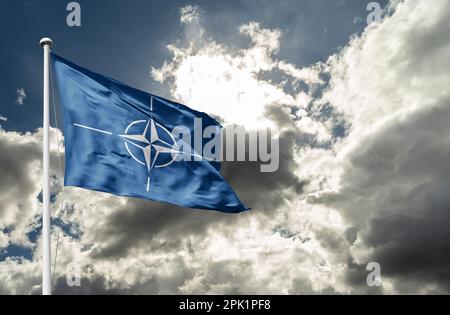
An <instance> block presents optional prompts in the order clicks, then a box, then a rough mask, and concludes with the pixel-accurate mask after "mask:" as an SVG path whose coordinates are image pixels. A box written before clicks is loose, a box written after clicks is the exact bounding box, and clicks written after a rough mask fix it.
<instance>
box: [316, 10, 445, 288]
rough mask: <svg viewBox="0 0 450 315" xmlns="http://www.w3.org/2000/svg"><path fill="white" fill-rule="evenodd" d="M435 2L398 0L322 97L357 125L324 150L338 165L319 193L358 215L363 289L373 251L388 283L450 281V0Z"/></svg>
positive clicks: (354, 225)
mask: <svg viewBox="0 0 450 315" xmlns="http://www.w3.org/2000/svg"><path fill="white" fill-rule="evenodd" d="M435 4H436V7H427V6H426V5H424V4H423V3H421V2H419V1H405V2H401V3H396V4H394V5H393V7H392V8H391V9H395V11H394V12H393V13H392V15H391V16H389V17H387V18H386V19H385V20H384V21H383V22H382V23H381V24H379V25H376V26H369V28H368V29H366V31H365V32H364V33H363V34H362V35H361V36H360V37H355V38H353V39H352V40H351V42H350V44H349V45H348V46H347V47H346V48H344V49H343V50H342V51H341V52H340V54H338V55H336V56H333V57H332V58H331V59H330V60H329V64H330V75H331V79H330V87H329V88H328V89H327V91H326V92H325V93H324V97H323V98H322V99H321V101H322V102H327V103H329V104H330V105H331V106H333V107H335V108H336V110H338V111H340V112H342V113H343V114H344V119H345V120H346V121H347V123H348V125H349V126H351V127H350V129H349V134H348V137H345V138H344V139H342V141H340V142H339V143H337V144H336V145H335V147H334V150H335V152H336V159H334V160H332V159H325V161H327V163H329V165H330V166H332V167H333V169H334V171H333V170H331V169H330V173H331V174H332V173H333V172H334V173H338V174H336V175H335V176H334V177H333V176H330V179H332V180H330V181H329V182H328V185H327V186H326V188H327V189H325V190H322V193H319V197H318V198H317V199H316V197H314V196H313V195H312V196H311V198H310V200H311V201H314V202H319V203H320V204H323V205H326V206H328V207H331V208H334V209H338V210H339V211H340V212H341V213H342V215H343V216H344V218H345V221H346V222H347V223H348V224H349V229H348V232H347V233H346V234H347V236H348V241H349V244H350V251H349V253H350V259H351V262H352V263H350V264H349V271H348V275H349V278H348V279H349V280H350V284H351V285H352V286H355V287H356V288H355V289H356V290H363V289H364V288H361V287H358V286H357V284H356V283H355V279H356V280H357V281H358V282H359V283H361V279H363V278H364V274H365V271H364V266H365V264H366V263H367V262H369V261H376V262H379V263H380V265H381V270H382V274H383V279H386V280H385V281H384V284H383V288H384V289H385V290H386V291H388V292H398V293H412V292H415V293H427V292H428V293H429V292H435V291H436V290H437V291H438V292H448V289H449V282H448V279H449V278H448V270H449V266H450V261H449V259H448V257H447V255H446V254H445V253H447V252H448V247H449V246H450V239H449V238H448V237H446V236H445V233H444V230H445V226H446V224H448V220H449V214H448V208H449V200H448V198H447V197H446V196H447V194H446V193H444V191H445V187H447V186H448V176H449V173H448V167H449V165H448V156H449V154H450V151H449V137H448V136H447V135H448V134H449V130H448V124H447V120H448V118H449V117H448V116H449V114H450V111H449V108H450V107H449V105H450V93H449V91H448V89H447V88H446V87H448V86H449V84H450V75H449V73H448V71H447V70H446V69H447V68H448V66H450V64H449V60H450V59H449V58H450V35H449V34H450V33H449V31H450V27H449V26H448V23H447V22H446V21H447V20H448V19H449V18H450V15H449V12H450V11H449V3H448V2H447V1H436V2H435ZM393 29H395V30H396V31H395V32H392V30H393ZM418 43H420V44H418ZM425 43H426V44H425ZM442 65H447V66H442ZM323 165H324V164H323V163H322V166H323ZM336 169H338V171H336ZM327 190H328V191H329V192H327ZM352 279H353V280H352Z"/></svg>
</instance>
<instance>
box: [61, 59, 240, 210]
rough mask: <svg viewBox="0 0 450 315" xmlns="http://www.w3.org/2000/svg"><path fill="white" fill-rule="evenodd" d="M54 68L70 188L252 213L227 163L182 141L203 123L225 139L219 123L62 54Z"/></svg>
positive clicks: (66, 177) (67, 182) (65, 179)
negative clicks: (227, 173)
mask: <svg viewBox="0 0 450 315" xmlns="http://www.w3.org/2000/svg"><path fill="white" fill-rule="evenodd" d="M52 61H53V69H54V73H55V77H56V79H57V83H58V88H59V89H58V91H59V96H60V100H61V104H62V108H63V118H64V139H65V177H64V185H66V186H77V187H83V188H87V189H92V190H97V191H103V192H108V193H111V194H115V195H119V196H130V197H137V198H144V199H149V200H155V201H162V202H167V203H171V204H175V205H178V206H181V207H187V208H198V209H211V210H219V211H223V212H241V211H245V210H248V208H246V207H245V206H244V205H243V204H242V202H241V201H240V200H239V198H238V197H237V196H236V194H235V193H234V191H233V190H232V189H231V187H230V186H229V185H228V183H227V182H226V181H225V179H224V178H223V177H222V175H221V174H220V163H219V162H218V161H216V160H212V159H211V158H206V157H204V156H202V155H203V152H199V150H198V148H197V147H196V146H195V145H192V143H191V142H189V141H187V140H188V139H183V138H181V139H176V137H175V136H174V134H175V135H176V133H174V132H173V129H174V128H178V129H180V127H179V126H183V128H184V132H185V133H182V134H183V135H184V134H186V132H187V131H188V132H190V134H195V131H197V132H198V130H195V131H194V129H198V124H197V127H195V125H196V123H197V122H199V121H200V120H201V124H200V125H201V127H200V132H201V133H203V132H204V131H205V130H206V128H209V130H211V128H213V129H214V128H215V129H217V130H218V134H219V135H217V133H214V134H215V135H216V137H217V136H219V137H220V124H219V123H218V122H217V121H216V120H215V119H213V118H212V117H210V116H208V115H207V114H205V113H202V112H198V111H195V110H192V109H190V108H188V107H186V106H184V105H181V104H178V103H175V102H172V101H169V100H167V99H163V98H161V97H158V96H156V95H152V94H148V93H145V92H142V91H139V90H136V89H134V88H131V87H129V86H126V85H124V84H122V83H120V82H118V81H115V80H113V79H110V78H107V77H105V76H102V75H99V74H96V73H93V72H91V71H89V70H87V69H84V68H81V67H79V66H77V65H75V64H73V63H71V62H69V61H67V60H65V59H63V58H61V57H59V56H57V55H55V54H52ZM200 142H201V146H203V145H204V144H205V143H206V140H205V139H203V137H202V139H200ZM182 147H183V149H182ZM186 149H189V150H186ZM194 149H197V150H194ZM216 150H217V148H216ZM212 151H214V150H212ZM186 152H188V153H186ZM189 152H190V153H189ZM186 154H188V155H189V157H192V158H189V159H187V158H186ZM180 157H182V158H180Z"/></svg>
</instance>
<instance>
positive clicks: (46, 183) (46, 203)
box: [39, 37, 53, 295]
mask: <svg viewBox="0 0 450 315" xmlns="http://www.w3.org/2000/svg"><path fill="white" fill-rule="evenodd" d="M39 44H40V45H41V47H43V48H44V98H43V105H44V116H43V130H42V131H43V138H44V141H43V147H42V151H43V162H42V163H43V174H42V175H43V180H42V185H43V188H42V205H43V207H42V295H51V294H52V288H51V248H50V224H51V223H50V145H49V127H50V121H49V120H50V119H49V112H50V109H49V108H50V105H49V103H50V85H49V76H50V48H51V47H52V45H53V41H52V40H51V39H50V38H48V37H44V38H42V39H41V41H40V42H39Z"/></svg>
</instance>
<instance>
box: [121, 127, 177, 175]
mask: <svg viewBox="0 0 450 315" xmlns="http://www.w3.org/2000/svg"><path fill="white" fill-rule="evenodd" d="M149 127H150V139H148V137H147V133H148V128H149ZM119 137H121V138H122V139H123V140H125V141H126V142H127V143H129V144H131V145H133V146H135V147H138V148H139V149H141V150H142V152H143V154H144V157H145V165H146V167H147V170H148V171H149V172H150V171H151V170H152V169H153V167H154V166H155V162H156V161H157V159H158V155H159V154H163V153H170V154H181V152H180V151H179V150H178V148H177V146H176V144H174V145H171V144H169V143H167V142H166V141H164V140H162V139H160V137H159V135H158V131H157V130H156V126H155V122H154V121H153V119H149V120H148V121H147V125H146V126H145V129H144V132H143V133H142V134H131V135H130V134H125V135H119ZM152 148H153V149H154V152H155V153H154V154H152V152H153V151H152Z"/></svg>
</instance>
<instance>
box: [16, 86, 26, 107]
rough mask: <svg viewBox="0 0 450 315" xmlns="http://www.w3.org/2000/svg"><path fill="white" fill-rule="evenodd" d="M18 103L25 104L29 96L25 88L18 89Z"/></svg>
mask: <svg viewBox="0 0 450 315" xmlns="http://www.w3.org/2000/svg"><path fill="white" fill-rule="evenodd" d="M16 94H17V97H16V104H18V105H23V103H24V101H25V99H26V98H27V93H26V92H25V89H24V88H20V89H17V90H16Z"/></svg>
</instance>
